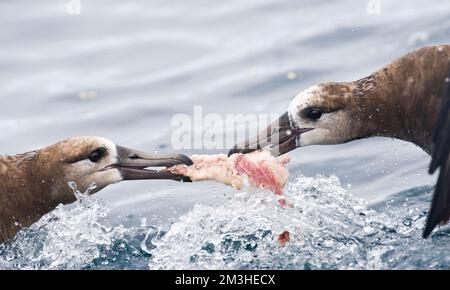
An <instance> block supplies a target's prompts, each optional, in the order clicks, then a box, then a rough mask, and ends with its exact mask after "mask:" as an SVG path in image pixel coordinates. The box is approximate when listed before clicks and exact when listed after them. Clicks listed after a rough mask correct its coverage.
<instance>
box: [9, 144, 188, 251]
mask: <svg viewBox="0 0 450 290" xmlns="http://www.w3.org/2000/svg"><path fill="white" fill-rule="evenodd" d="M176 164H187V165H190V164H192V161H191V160H190V159H189V158H188V157H186V156H184V155H164V154H147V153H144V152H139V151H135V150H130V149H126V148H124V147H120V146H116V145H115V144H114V143H112V142H111V141H109V140H106V139H104V138H100V137H76V138H72V139H68V140H65V141H62V142H59V143H56V144H54V145H51V146H48V147H45V148H43V149H40V150H36V151H32V152H28V153H24V154H19V155H15V156H0V242H3V241H5V240H7V239H9V238H11V237H13V236H14V235H15V233H16V232H17V230H18V229H20V228H21V227H26V226H29V225H31V224H32V223H34V222H36V221H37V220H38V219H39V218H41V217H42V216H43V215H44V214H46V213H48V212H50V211H51V210H53V209H54V208H55V207H56V206H57V205H58V204H60V203H62V204H67V203H71V202H73V201H75V195H74V193H73V190H72V189H71V188H70V187H69V186H68V183H69V182H70V181H74V182H76V184H77V187H78V188H79V190H81V191H85V190H86V189H87V188H88V187H89V186H90V185H91V184H92V183H95V184H96V185H97V187H96V189H95V192H97V191H99V190H101V189H103V188H104V187H106V186H107V185H109V184H113V183H116V182H119V181H122V180H132V179H174V180H184V181H188V180H187V179H186V178H184V177H181V176H178V175H174V174H171V173H170V172H168V171H165V170H162V171H154V170H146V169H145V168H147V167H152V166H157V167H160V166H172V165H176ZM91 193H94V192H91Z"/></svg>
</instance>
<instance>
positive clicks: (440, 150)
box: [423, 70, 450, 238]
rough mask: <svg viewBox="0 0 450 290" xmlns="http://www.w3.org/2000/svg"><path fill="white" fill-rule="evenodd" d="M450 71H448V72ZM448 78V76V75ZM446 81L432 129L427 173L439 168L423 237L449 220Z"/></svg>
mask: <svg viewBox="0 0 450 290" xmlns="http://www.w3.org/2000/svg"><path fill="white" fill-rule="evenodd" d="M449 71H450V70H449ZM449 78H450V74H449ZM449 78H447V79H446V81H447V88H446V90H445V96H444V98H443V100H442V103H441V108H440V112H439V115H438V119H437V122H436V125H435V129H434V135H433V142H434V149H433V155H432V160H431V164H430V169H429V172H430V174H433V173H434V172H435V171H436V170H437V169H438V168H440V172H439V178H438V182H437V184H436V188H435V190H434V195H433V201H432V202H431V209H430V212H429V213H428V218H427V224H426V226H425V230H424V231H423V237H424V238H426V237H428V236H429V235H430V233H431V231H432V230H433V229H434V228H435V227H436V226H437V225H438V224H444V223H447V222H448V221H449V219H450V82H449Z"/></svg>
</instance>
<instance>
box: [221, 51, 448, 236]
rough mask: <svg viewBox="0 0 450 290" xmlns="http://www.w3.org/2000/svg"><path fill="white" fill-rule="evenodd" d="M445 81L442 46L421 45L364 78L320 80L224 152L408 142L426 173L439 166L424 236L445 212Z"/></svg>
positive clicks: (442, 219)
mask: <svg viewBox="0 0 450 290" xmlns="http://www.w3.org/2000/svg"><path fill="white" fill-rule="evenodd" d="M449 82H450V45H437V46H429V47H424V48H421V49H418V50H416V51H414V52H411V53H408V54H406V55H404V56H402V57H400V58H399V59H397V60H395V61H393V62H392V63H390V64H388V65H387V66H385V67H384V68H382V69H381V70H379V71H377V72H375V73H373V74H371V75H370V76H367V77H365V78H362V79H359V80H356V81H353V82H342V83H324V84H320V85H317V86H314V87H311V88H309V89H307V90H305V91H303V92H301V93H299V94H298V95H297V96H296V97H295V99H294V100H293V101H292V102H291V104H290V105H289V109H288V112H287V113H286V114H284V115H283V116H282V117H281V118H280V119H279V121H277V122H275V123H274V124H272V125H271V126H270V129H269V130H265V131H263V132H262V133H261V134H260V135H259V136H257V138H252V139H250V140H247V141H245V142H243V143H241V144H238V145H236V146H235V148H234V149H232V150H231V151H230V153H235V152H241V151H244V152H249V151H251V150H254V149H256V148H259V147H264V146H266V145H269V144H271V145H273V146H274V149H273V150H274V151H275V153H277V154H283V153H285V152H288V151H290V150H293V149H295V148H297V147H300V146H307V145H316V144H318V145H320V144H323V145H325V144H338V143H345V142H349V141H352V140H355V139H361V138H367V137H372V136H385V137H392V138H397V139H401V140H405V141H409V142H412V143H414V144H416V145H417V146H419V147H421V148H422V149H423V150H424V151H426V152H427V153H429V154H432V163H431V166H430V173H433V172H434V171H435V170H437V169H438V168H440V174H439V180H438V183H437V185H436V189H435V193H434V196H433V202H432V206H431V209H430V213H429V216H428V220H427V225H426V227H425V230H424V237H426V236H428V235H429V234H430V233H431V231H432V230H433V228H434V227H435V226H436V225H437V224H439V223H446V222H448V221H449V218H450V162H449V159H450V88H449V87H450V83H449ZM267 132H270V134H269V135H268V134H267ZM286 132H289V134H287V133H286Z"/></svg>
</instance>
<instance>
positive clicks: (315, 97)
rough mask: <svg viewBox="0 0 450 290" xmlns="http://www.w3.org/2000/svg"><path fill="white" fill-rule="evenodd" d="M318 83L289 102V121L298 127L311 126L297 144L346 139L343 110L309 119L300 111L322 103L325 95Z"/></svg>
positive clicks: (347, 126)
mask: <svg viewBox="0 0 450 290" xmlns="http://www.w3.org/2000/svg"><path fill="white" fill-rule="evenodd" d="M324 93H325V92H324V90H323V88H322V87H321V86H320V85H316V86H312V87H310V88H308V89H306V90H304V91H302V92H300V93H299V94H298V95H297V96H296V97H295V98H294V100H292V102H291V103H290V104H289V108H288V113H289V117H290V118H291V121H292V122H293V123H295V125H296V126H297V127H299V128H313V130H311V131H308V132H305V133H302V134H301V135H300V137H299V138H298V140H297V142H298V145H299V146H307V145H320V144H337V143H342V142H344V141H345V140H346V139H347V137H348V136H347V133H348V132H349V130H350V129H351V128H349V122H348V116H347V114H346V113H345V112H344V111H341V110H340V111H335V112H331V113H323V114H322V116H321V117H320V119H318V120H315V121H313V120H310V119H307V118H305V117H303V116H302V115H301V114H300V112H301V111H302V110H304V109H305V108H308V107H310V106H311V105H313V104H320V103H322V102H323V101H324V100H325V98H326V97H327V96H325V95H324Z"/></svg>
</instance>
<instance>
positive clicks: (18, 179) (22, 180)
mask: <svg viewBox="0 0 450 290" xmlns="http://www.w3.org/2000/svg"><path fill="white" fill-rule="evenodd" d="M44 164H45V161H42V160H39V158H38V152H36V151H34V152H29V153H25V154H20V155H15V156H0V180H1V182H0V204H2V205H8V206H1V207H0V242H1V241H4V240H6V239H8V238H11V237H12V236H14V235H15V233H16V232H17V230H19V229H20V228H21V227H25V226H29V225H31V224H32V223H34V222H36V221H37V220H39V218H40V217H42V216H43V215H44V214H46V213H48V212H50V211H51V210H53V209H54V208H55V207H56V206H57V205H58V204H59V203H63V202H64V201H62V200H60V199H59V196H55V195H53V194H52V192H51V190H54V188H57V187H58V186H55V185H56V184H54V180H55V177H52V176H44V175H43V172H46V170H44V168H42V167H43V166H44ZM46 166H51V165H48V164H47V165H46ZM53 172H54V171H53ZM67 188H68V187H67ZM68 189H69V188H68ZM69 190H70V189H69ZM68 196H70V195H68Z"/></svg>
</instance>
